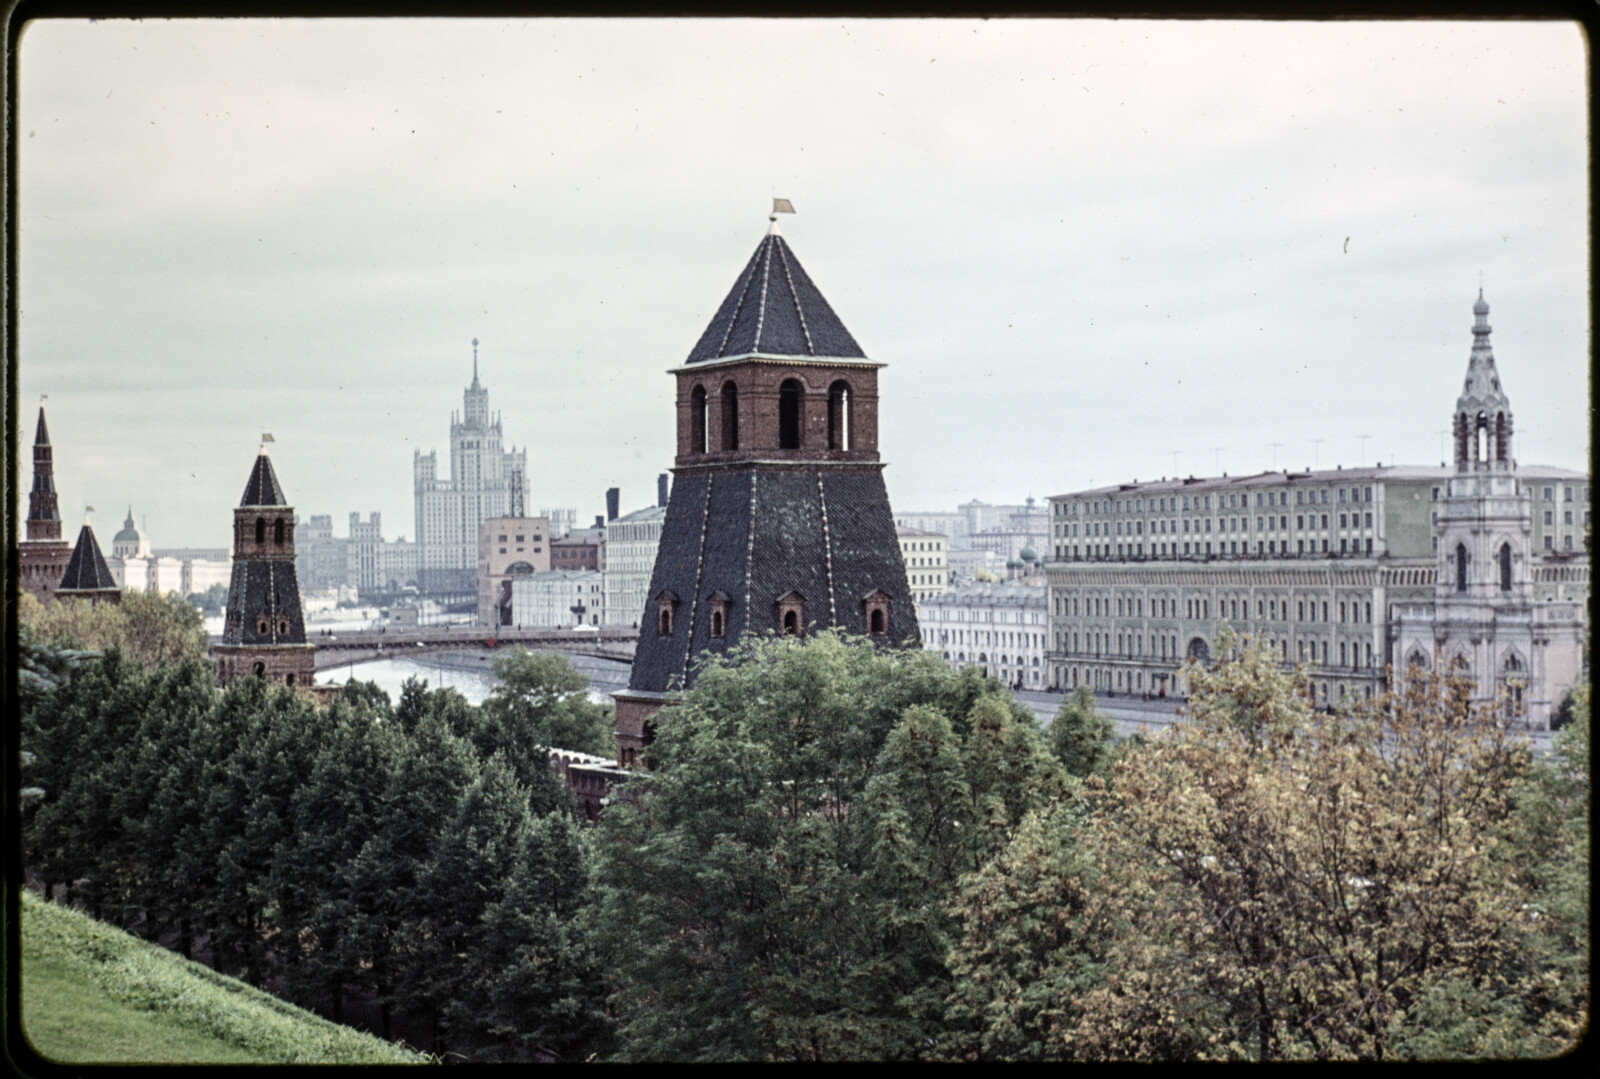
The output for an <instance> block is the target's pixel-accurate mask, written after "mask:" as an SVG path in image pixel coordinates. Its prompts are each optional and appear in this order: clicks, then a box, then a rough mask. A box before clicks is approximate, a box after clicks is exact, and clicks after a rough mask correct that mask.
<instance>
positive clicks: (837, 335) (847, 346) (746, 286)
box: [688, 233, 866, 363]
mask: <svg viewBox="0 0 1600 1079" xmlns="http://www.w3.org/2000/svg"><path fill="white" fill-rule="evenodd" d="M752 352H759V353H762V354H764V355H768V356H828V357H835V358H859V359H866V353H864V352H862V351H861V346H860V345H858V344H856V339H855V338H854V337H851V336H850V331H849V330H847V329H845V328H844V323H842V322H840V321H839V316H838V315H836V314H834V313H833V308H831V307H829V306H828V301H827V300H825V299H823V298H822V293H821V292H818V291H817V286H816V285H814V284H812V283H811V278H810V277H808V276H806V271H805V269H804V268H802V267H801V265H800V260H799V259H797V258H795V257H794V252H792V251H790V250H789V245H788V244H786V243H784V241H783V237H782V236H779V235H777V234H776V233H772V234H769V235H768V236H766V237H765V238H764V239H763V240H762V241H761V244H760V246H758V247H757V248H756V253H755V254H754V255H752V256H751V257H750V262H749V264H748V265H747V266H745V268H744V272H743V273H741V274H740V275H739V279H738V280H737V281H735V282H734V283H733V289H732V290H731V291H730V292H729V293H728V298H727V299H725V300H723V301H722V306H721V307H719V308H718V309H717V313H716V316H715V317H714V318H712V320H711V325H709V326H707V327H706V332H705V333H703V334H701V335H700V343H699V344H697V345H695V346H694V351H692V352H690V353H689V359H688V362H689V363H700V362H702V361H705V360H719V359H722V358H724V357H728V356H745V355H749V354H750V353H752Z"/></svg>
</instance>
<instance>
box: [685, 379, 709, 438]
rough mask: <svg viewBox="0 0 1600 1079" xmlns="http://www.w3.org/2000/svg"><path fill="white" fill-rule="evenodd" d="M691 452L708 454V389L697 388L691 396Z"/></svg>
mask: <svg viewBox="0 0 1600 1079" xmlns="http://www.w3.org/2000/svg"><path fill="white" fill-rule="evenodd" d="M689 452H690V453H705V452H706V388H705V387H704V386H696V387H695V388H694V390H693V392H691V393H690V394H689Z"/></svg>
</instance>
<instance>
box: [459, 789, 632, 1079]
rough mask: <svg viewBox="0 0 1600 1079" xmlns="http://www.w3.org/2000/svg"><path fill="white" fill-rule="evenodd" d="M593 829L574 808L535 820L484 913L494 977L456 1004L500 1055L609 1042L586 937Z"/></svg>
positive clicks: (554, 1052) (543, 1055) (543, 1053)
mask: <svg viewBox="0 0 1600 1079" xmlns="http://www.w3.org/2000/svg"><path fill="white" fill-rule="evenodd" d="M589 837H590V832H589V830H588V829H587V828H586V827H585V826H584V825H582V824H580V823H578V821H577V820H576V819H574V818H573V817H572V816H571V815H568V814H564V813H549V814H546V815H545V816H543V817H540V818H537V819H535V820H534V821H533V822H532V824H531V826H530V827H529V828H528V830H527V831H526V832H525V833H524V834H523V836H522V844H521V847H520V849H519V850H518V852H517V861H516V867H515V870H514V872H513V873H512V876H511V878H510V880H509V881H508V882H507V884H506V889H505V893H504V895H503V896H502V898H501V899H500V900H499V901H498V902H495V903H493V904H491V905H490V906H489V908H488V910H487V911H485V913H484V916H483V923H484V924H483V938H482V943H481V947H482V949H483V964H484V966H485V967H486V969H487V970H489V971H490V972H492V974H491V978H490V980H489V981H488V982H487V983H486V984H485V985H483V986H482V987H481V991H479V992H474V993H473V994H470V995H469V996H467V997H465V998H463V999H462V1000H461V1001H459V1002H457V1005H458V1007H460V1008H468V1007H470V1008H472V1009H473V1010H474V1012H475V1014H476V1015H477V1016H479V1017H480V1019H481V1022H482V1024H483V1026H484V1029H485V1030H486V1031H487V1033H489V1034H490V1035H493V1036H495V1037H498V1038H501V1039H503V1040H504V1041H505V1043H506V1045H507V1051H506V1052H505V1053H503V1054H495V1055H490V1056H488V1057H486V1058H487V1059H495V1058H496V1056H498V1055H505V1056H516V1057H520V1058H523V1059H528V1058H534V1059H546V1060H563V1061H575V1060H583V1059H586V1058H587V1057H588V1056H589V1055H591V1053H594V1052H598V1051H604V1050H606V1049H609V1048H610V1039H611V1034H612V1023H611V1019H610V1016H609V1015H608V1014H607V1011H606V995H607V986H606V976H605V971H604V970H603V969H602V968H601V966H600V962H599V958H598V956H597V955H596V954H595V951H594V948H593V946H592V944H591V942H590V939H589V932H588V926H587V918H586V915H587V912H588V910H589V882H588V877H589V866H590V863H591V861H592V853H591V850H590V842H589Z"/></svg>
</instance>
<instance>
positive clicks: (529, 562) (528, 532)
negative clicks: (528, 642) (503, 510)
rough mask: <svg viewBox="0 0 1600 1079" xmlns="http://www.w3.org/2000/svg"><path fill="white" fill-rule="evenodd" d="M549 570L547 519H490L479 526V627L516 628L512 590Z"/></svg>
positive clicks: (548, 526) (548, 524) (548, 520)
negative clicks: (513, 587) (516, 584)
mask: <svg viewBox="0 0 1600 1079" xmlns="http://www.w3.org/2000/svg"><path fill="white" fill-rule="evenodd" d="M549 570H550V519H549V518H548V517H490V518H489V519H488V520H486V521H484V522H483V523H482V524H480V525H479V526H478V625H480V626H509V625H514V624H515V622H514V618H515V614H514V612H513V611H512V600H511V586H512V584H513V582H515V581H517V580H519V579H520V578H523V577H531V576H533V575H534V574H537V573H548V572H549Z"/></svg>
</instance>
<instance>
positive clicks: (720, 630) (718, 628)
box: [706, 591, 732, 637]
mask: <svg viewBox="0 0 1600 1079" xmlns="http://www.w3.org/2000/svg"><path fill="white" fill-rule="evenodd" d="M731 604H732V600H731V598H730V597H729V596H728V594H727V593H726V592H720V591H718V592H713V593H711V595H710V596H709V597H707V600H706V606H707V608H708V609H709V610H710V612H711V636H713V637H726V636H727V635H728V607H729V606H730V605H731Z"/></svg>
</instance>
